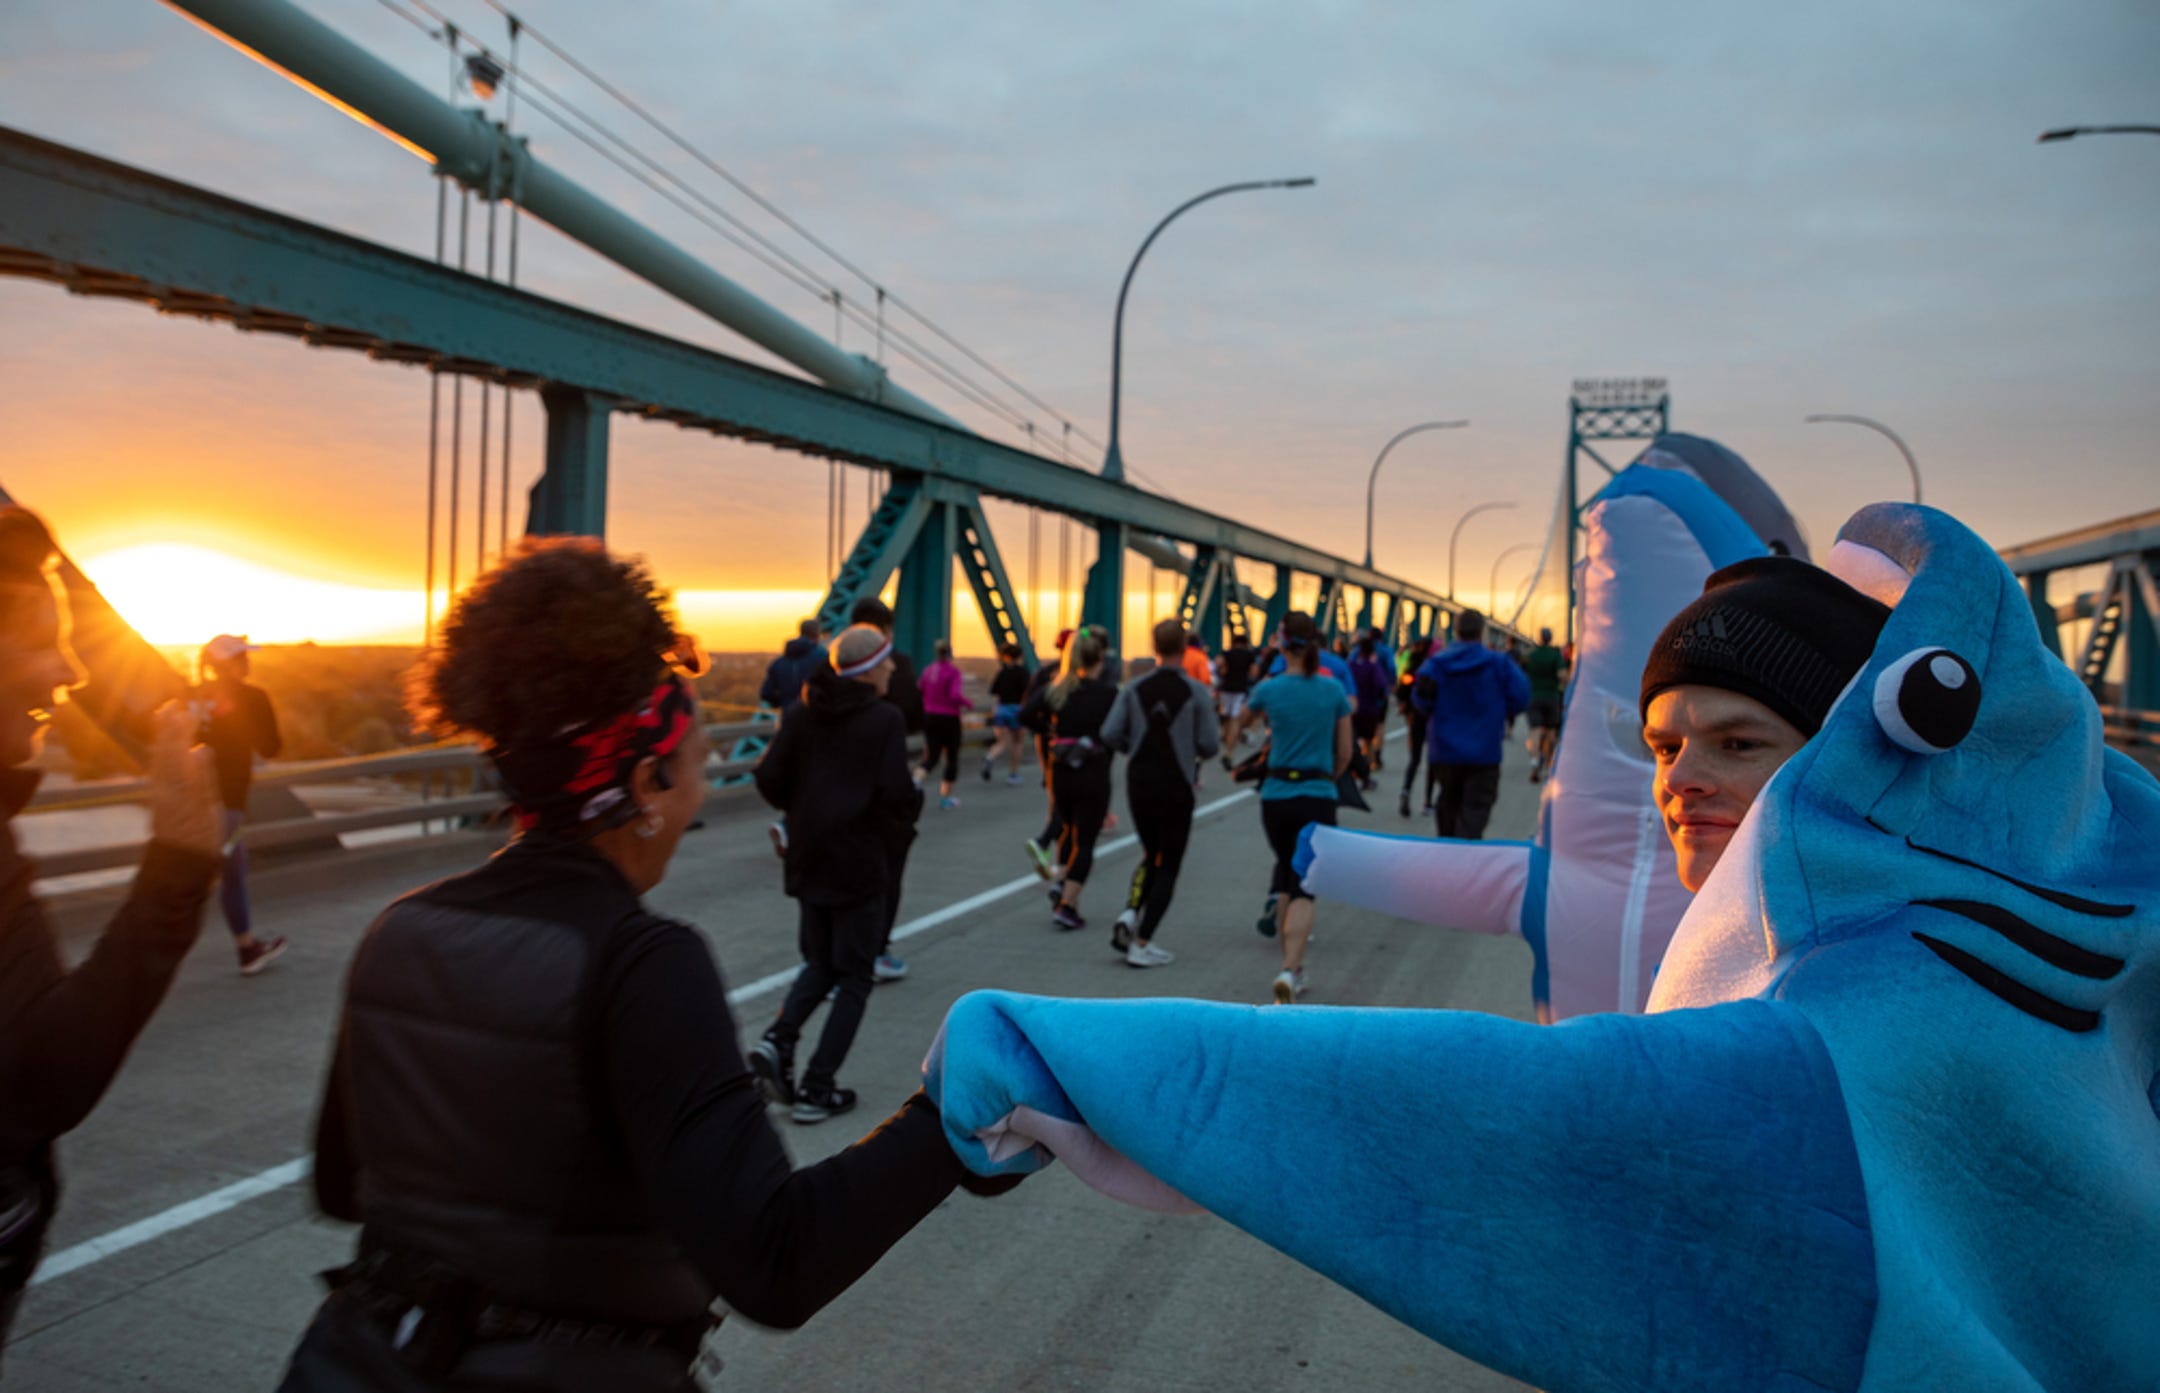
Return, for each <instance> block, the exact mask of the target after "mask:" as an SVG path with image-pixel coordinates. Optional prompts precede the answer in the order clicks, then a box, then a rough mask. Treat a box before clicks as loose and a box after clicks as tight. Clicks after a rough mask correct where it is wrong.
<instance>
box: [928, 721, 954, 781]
mask: <svg viewBox="0 0 2160 1393" xmlns="http://www.w3.org/2000/svg"><path fill="white" fill-rule="evenodd" d="M922 738H923V747H922V765H923V768H924V769H925V770H928V769H930V768H932V767H934V766H935V765H936V764H937V762H938V754H939V752H940V751H943V752H944V755H945V772H944V774H943V775H942V776H941V777H942V778H943V779H944V780H945V782H946V783H951V782H952V781H953V780H955V779H957V778H959V777H960V717H959V715H958V714H957V713H956V714H954V715H951V716H938V715H930V716H925V717H923V736H922Z"/></svg>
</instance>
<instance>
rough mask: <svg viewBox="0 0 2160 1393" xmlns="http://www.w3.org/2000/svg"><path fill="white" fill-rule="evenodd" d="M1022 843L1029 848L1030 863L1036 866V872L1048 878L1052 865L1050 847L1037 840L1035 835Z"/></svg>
mask: <svg viewBox="0 0 2160 1393" xmlns="http://www.w3.org/2000/svg"><path fill="white" fill-rule="evenodd" d="M1021 845H1022V846H1024V847H1026V848H1027V856H1028V864H1030V865H1032V866H1033V867H1034V868H1035V874H1037V875H1039V876H1041V877H1042V878H1043V879H1044V880H1048V879H1049V878H1050V865H1051V862H1050V848H1049V847H1046V846H1044V845H1043V844H1042V843H1041V842H1038V841H1036V840H1035V839H1034V838H1033V837H1030V838H1028V839H1027V840H1026V841H1024V842H1022V843H1021Z"/></svg>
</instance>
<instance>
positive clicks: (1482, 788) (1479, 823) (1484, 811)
mask: <svg viewBox="0 0 2160 1393" xmlns="http://www.w3.org/2000/svg"><path fill="white" fill-rule="evenodd" d="M1433 768H1434V769H1436V770H1437V771H1439V774H1440V802H1439V804H1438V805H1437V806H1435V807H1434V809H1433V821H1434V823H1435V824H1436V825H1437V826H1438V827H1439V829H1440V835H1441V836H1443V837H1462V838H1465V839H1467V840H1469V841H1473V842H1474V841H1477V840H1479V839H1480V838H1482V837H1483V836H1484V835H1485V824H1486V823H1487V822H1489V821H1491V820H1492V808H1493V800H1494V799H1496V798H1498V797H1499V796H1500V766H1499V765H1497V764H1435V765H1434V766H1433Z"/></svg>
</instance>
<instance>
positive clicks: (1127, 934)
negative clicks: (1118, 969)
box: [1110, 909, 1140, 953]
mask: <svg viewBox="0 0 2160 1393" xmlns="http://www.w3.org/2000/svg"><path fill="white" fill-rule="evenodd" d="M1139 927H1140V916H1139V915H1137V914H1135V913H1133V912H1132V911H1131V910H1129V909H1128V910H1126V911H1125V912H1124V913H1123V914H1120V915H1119V916H1118V917H1117V922H1116V923H1115V924H1112V925H1111V926H1110V951H1111V952H1113V953H1122V952H1124V951H1125V950H1126V949H1128V948H1130V947H1132V945H1133V930H1135V929H1137V928H1139Z"/></svg>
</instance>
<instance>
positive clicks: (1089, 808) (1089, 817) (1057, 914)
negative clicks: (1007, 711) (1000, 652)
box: [1043, 629, 1117, 930]
mask: <svg viewBox="0 0 2160 1393" xmlns="http://www.w3.org/2000/svg"><path fill="white" fill-rule="evenodd" d="M1103 649H1104V645H1103V641H1102V640H1101V639H1100V638H1097V637H1096V636H1095V634H1094V632H1093V631H1091V630H1085V629H1083V630H1082V631H1081V632H1080V633H1078V634H1076V635H1074V636H1073V641H1072V653H1071V661H1070V662H1069V663H1068V664H1067V667H1068V669H1069V671H1068V673H1067V675H1066V676H1065V677H1064V678H1062V679H1060V680H1059V681H1058V682H1056V683H1054V684H1052V686H1051V687H1050V689H1049V691H1047V692H1045V693H1044V694H1043V705H1044V706H1046V707H1048V708H1049V710H1050V712H1051V718H1050V719H1051V726H1050V794H1051V796H1052V797H1053V798H1055V799H1056V800H1057V815H1058V818H1059V820H1060V821H1061V822H1062V823H1063V824H1064V835H1062V836H1061V837H1059V838H1058V867H1059V871H1060V879H1061V882H1062V883H1061V884H1060V885H1059V887H1058V891H1057V903H1056V907H1055V908H1054V909H1052V910H1051V914H1050V918H1051V922H1052V923H1054V924H1056V925H1057V927H1059V928H1060V929H1068V930H1069V929H1084V928H1086V927H1087V921H1086V920H1085V919H1082V918H1081V917H1080V894H1081V892H1082V891H1084V890H1085V889H1087V881H1088V877H1089V875H1091V874H1092V873H1093V872H1094V868H1095V839H1096V837H1098V836H1100V835H1101V834H1102V828H1103V822H1104V820H1105V819H1106V818H1107V817H1108V816H1109V814H1110V793H1111V782H1110V765H1111V759H1112V755H1111V751H1110V747H1109V746H1107V745H1105V744H1103V742H1102V727H1103V722H1104V721H1106V720H1108V719H1109V717H1110V708H1111V706H1112V705H1114V704H1115V703H1116V701H1117V688H1116V687H1115V686H1113V685H1111V684H1110V683H1108V682H1105V681H1104V680H1103V679H1102V677H1101V676H1100V674H1101V672H1102V666H1103Z"/></svg>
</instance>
